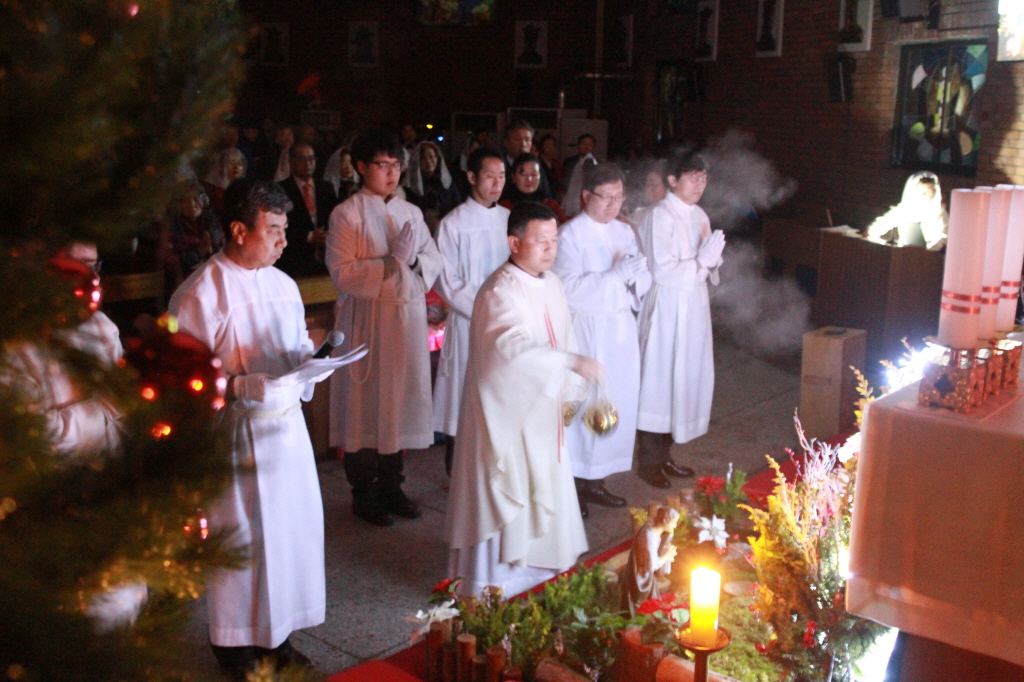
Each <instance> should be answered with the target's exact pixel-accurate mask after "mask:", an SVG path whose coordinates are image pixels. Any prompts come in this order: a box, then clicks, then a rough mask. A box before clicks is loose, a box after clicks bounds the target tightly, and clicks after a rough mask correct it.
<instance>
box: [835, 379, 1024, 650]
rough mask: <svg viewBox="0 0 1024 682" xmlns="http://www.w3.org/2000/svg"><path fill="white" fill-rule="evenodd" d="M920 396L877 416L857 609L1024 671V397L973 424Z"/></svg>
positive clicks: (865, 473) (853, 559)
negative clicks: (927, 403) (920, 400)
mask: <svg viewBox="0 0 1024 682" xmlns="http://www.w3.org/2000/svg"><path fill="white" fill-rule="evenodd" d="M917 390H918V385H917V384H916V383H914V384H911V385H910V386H907V387H905V388H903V389H901V390H899V391H895V392H894V393H891V394H889V395H887V396H885V397H884V398H880V399H878V400H876V401H874V402H872V403H871V404H870V405H869V406H868V408H867V412H866V415H865V421H864V429H863V441H862V443H863V444H862V449H861V455H860V462H859V465H858V473H857V489H856V495H855V499H854V510H853V528H852V533H851V542H850V572H851V574H852V577H851V578H850V579H849V582H848V584H847V600H846V601H847V609H848V610H849V611H850V612H851V613H854V614H857V615H860V616H863V617H865V618H870V619H872V620H875V621H878V622H880V623H883V624H885V625H889V626H891V627H896V628H899V629H900V630H904V631H906V632H909V633H912V634H914V635H919V636H921V637H927V638H928V639H933V640H937V641H939V642H943V643H946V644H949V645H952V646H955V647H960V648H962V649H967V650H969V651H976V652H978V653H982V654H986V655H988V656H993V657H995V658H999V659H1002V660H1005V661H1009V662H1011V663H1015V664H1017V665H1024V394H1022V393H1021V392H1013V393H1006V392H1004V393H1003V394H1002V395H1000V396H997V397H993V398H990V399H989V401H988V402H987V403H986V404H985V405H984V406H982V407H981V408H979V410H978V412H976V413H974V414H971V415H962V414H956V413H954V412H952V411H951V410H944V409H939V408H926V407H919V406H918V404H917Z"/></svg>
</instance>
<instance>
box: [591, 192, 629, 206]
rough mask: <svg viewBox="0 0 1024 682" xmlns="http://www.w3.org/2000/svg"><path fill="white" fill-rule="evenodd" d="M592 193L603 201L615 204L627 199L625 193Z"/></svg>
mask: <svg viewBox="0 0 1024 682" xmlns="http://www.w3.org/2000/svg"><path fill="white" fill-rule="evenodd" d="M591 194H592V195H594V196H595V197H597V198H598V199H600V200H601V201H603V202H604V203H606V204H614V203H615V202H617V201H625V200H626V195H625V194H608V195H604V194H598V193H597V192H591Z"/></svg>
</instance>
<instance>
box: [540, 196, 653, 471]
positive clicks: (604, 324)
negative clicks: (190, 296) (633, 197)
mask: <svg viewBox="0 0 1024 682" xmlns="http://www.w3.org/2000/svg"><path fill="white" fill-rule="evenodd" d="M639 253H640V249H639V247H638V246H637V243H636V238H635V237H634V235H633V228H632V227H630V226H629V225H627V224H626V223H624V222H622V221H619V220H612V221H611V222H610V223H599V222H597V221H596V220H594V219H593V218H591V217H590V216H589V215H587V214H586V212H584V213H580V214H579V215H578V216H576V217H575V218H573V219H572V220H570V221H569V222H567V223H565V224H564V225H563V226H562V228H561V230H560V234H559V237H558V257H557V258H556V260H555V266H554V268H552V270H553V271H554V272H556V273H557V274H558V276H559V277H560V278H561V280H562V283H563V285H564V286H565V296H566V298H567V299H568V301H569V310H571V311H572V317H573V328H574V329H575V330H576V341H577V343H578V344H579V352H580V354H581V355H586V356H589V357H592V358H595V359H596V360H597V361H598V362H600V363H601V364H602V365H604V368H605V386H606V387H607V390H608V397H609V398H610V399H611V401H612V404H613V405H614V406H615V410H616V412H618V415H619V425H618V428H616V429H615V431H613V432H612V433H610V434H607V435H603V436H598V435H596V434H594V432H593V431H591V430H590V429H588V428H586V427H585V426H584V425H583V420H582V419H576V420H575V421H573V423H572V424H571V425H570V426H569V428H568V429H567V430H566V442H567V444H568V447H569V456H570V458H571V460H572V472H573V475H574V476H576V478H583V479H586V480H599V479H602V478H604V477H605V476H609V475H611V474H615V473H618V472H620V471H629V470H630V469H631V468H632V466H633V444H634V442H635V440H636V414H637V405H638V404H639V402H638V401H639V396H640V344H639V340H638V336H637V326H636V318H635V317H634V316H633V311H634V310H639V309H640V301H641V299H642V297H643V296H644V294H646V293H647V291H648V289H650V288H651V273H650V272H649V271H647V270H644V271H643V272H642V273H641V274H640V275H639V276H638V277H637V279H636V282H635V284H634V285H633V287H632V288H630V287H627V286H626V283H625V282H623V281H622V278H621V277H619V276H618V275H616V274H615V273H614V272H611V271H610V269H611V267H612V266H613V265H614V264H615V263H616V262H617V261H618V260H619V259H620V258H622V257H624V256H636V255H639Z"/></svg>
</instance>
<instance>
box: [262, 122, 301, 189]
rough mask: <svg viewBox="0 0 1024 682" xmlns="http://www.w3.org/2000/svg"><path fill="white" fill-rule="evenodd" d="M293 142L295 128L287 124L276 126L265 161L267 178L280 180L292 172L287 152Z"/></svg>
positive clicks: (275, 180)
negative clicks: (272, 141)
mask: <svg viewBox="0 0 1024 682" xmlns="http://www.w3.org/2000/svg"><path fill="white" fill-rule="evenodd" d="M293 144H295V130H294V129H293V128H292V127H291V126H289V125H282V126H278V128H277V131H276V132H275V133H274V143H273V144H272V145H270V147H269V154H268V156H269V158H268V159H267V163H266V170H265V173H266V176H267V179H268V180H273V181H274V182H281V181H282V180H284V179H285V178H287V177H288V176H289V175H291V174H292V169H291V164H290V159H289V156H288V152H289V151H290V150H291V148H292V145H293Z"/></svg>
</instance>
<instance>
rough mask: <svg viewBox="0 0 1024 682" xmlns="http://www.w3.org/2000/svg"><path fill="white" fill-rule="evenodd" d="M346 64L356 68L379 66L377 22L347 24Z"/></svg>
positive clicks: (378, 24) (378, 28) (378, 26)
mask: <svg viewBox="0 0 1024 682" xmlns="http://www.w3.org/2000/svg"><path fill="white" fill-rule="evenodd" d="M348 64H349V66H354V67H356V68H373V67H375V66H377V65H378V64H380V22H379V21H350V22H349V23H348Z"/></svg>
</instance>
